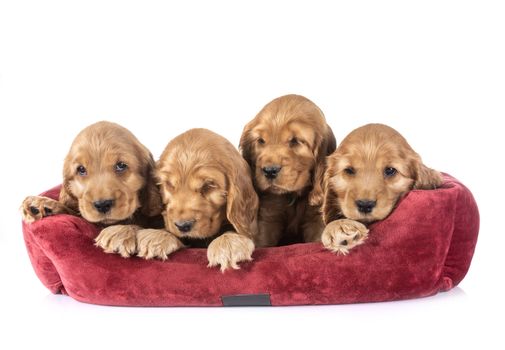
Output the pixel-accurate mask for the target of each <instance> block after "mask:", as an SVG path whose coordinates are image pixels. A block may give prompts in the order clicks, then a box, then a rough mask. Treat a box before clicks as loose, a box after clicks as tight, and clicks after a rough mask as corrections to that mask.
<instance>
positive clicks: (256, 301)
mask: <svg viewBox="0 0 505 350" xmlns="http://www.w3.org/2000/svg"><path fill="white" fill-rule="evenodd" d="M221 301H222V302H223V306H272V304H271V303H270V294H237V295H223V296H221Z"/></svg>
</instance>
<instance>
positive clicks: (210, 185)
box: [200, 181, 216, 195]
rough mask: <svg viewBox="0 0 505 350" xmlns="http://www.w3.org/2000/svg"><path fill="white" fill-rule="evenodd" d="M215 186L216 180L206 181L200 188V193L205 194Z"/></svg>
mask: <svg viewBox="0 0 505 350" xmlns="http://www.w3.org/2000/svg"><path fill="white" fill-rule="evenodd" d="M214 188H216V184H215V183H214V182H212V181H208V182H205V183H204V184H203V186H202V187H201V188H200V193H201V194H202V195H204V194H206V193H208V192H210V191H211V190H212V189H214Z"/></svg>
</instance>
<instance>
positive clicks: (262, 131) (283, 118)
mask: <svg viewBox="0 0 505 350" xmlns="http://www.w3.org/2000/svg"><path fill="white" fill-rule="evenodd" d="M335 143H336V142H335V137H334V135H333V132H332V130H331V128H330V127H329V126H328V125H327V124H326V121H325V118H324V115H323V113H322V111H321V110H320V109H319V108H318V107H317V106H316V105H315V104H314V103H313V102H312V101H310V100H309V99H307V98H305V97H303V96H299V95H286V96H282V97H279V98H276V99H274V100H273V101H271V102H270V103H268V104H267V105H266V106H265V107H264V108H263V109H262V110H261V111H260V112H259V113H258V115H257V116H256V117H255V118H254V119H253V120H251V121H250V122H249V123H248V124H247V125H246V126H245V127H244V131H243V133H242V137H241V139H240V149H241V151H242V155H243V157H244V159H245V160H246V161H247V162H248V163H249V166H250V167H251V169H252V172H253V177H254V184H255V187H256V189H257V191H258V193H259V195H260V212H259V234H258V236H257V239H256V244H257V245H258V246H273V245H277V244H278V243H279V241H280V239H281V238H282V236H283V234H284V233H287V234H291V235H295V236H296V235H301V236H303V239H304V240H305V241H314V240H317V239H319V238H320V234H321V231H322V229H323V223H322V220H321V218H320V215H319V207H318V206H319V205H320V204H321V203H322V197H323V191H322V181H323V174H324V170H325V157H326V156H327V155H329V154H331V153H332V152H333V151H334V150H335ZM272 167H274V168H275V167H277V168H280V170H279V171H278V173H277V175H276V177H275V178H272V176H270V175H268V173H267V172H266V171H267V170H268V169H269V168H272ZM267 175H268V176H267Z"/></svg>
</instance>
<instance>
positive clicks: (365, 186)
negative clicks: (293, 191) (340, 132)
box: [321, 124, 442, 254]
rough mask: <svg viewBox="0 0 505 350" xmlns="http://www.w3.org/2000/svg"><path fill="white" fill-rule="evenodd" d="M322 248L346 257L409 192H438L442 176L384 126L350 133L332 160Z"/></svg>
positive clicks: (391, 129)
mask: <svg viewBox="0 0 505 350" xmlns="http://www.w3.org/2000/svg"><path fill="white" fill-rule="evenodd" d="M324 184H325V186H324V187H325V193H324V201H323V210H322V212H323V218H324V222H325V224H326V225H327V226H326V228H325V229H324V232H323V234H322V238H321V240H322V243H323V245H324V246H325V247H326V248H328V249H330V250H332V251H334V252H337V253H341V254H347V253H348V252H349V250H350V249H352V248H353V247H355V246H357V245H360V244H362V243H363V242H364V241H365V239H366V238H367V235H368V229H367V227H366V226H365V225H366V224H368V223H371V222H374V221H377V220H382V219H384V218H385V217H386V216H388V215H389V213H391V211H392V210H393V209H394V207H395V205H396V203H397V202H398V200H399V199H400V198H401V197H402V196H403V195H405V194H406V193H407V192H408V191H410V190H411V189H434V188H436V187H439V186H440V185H441V184H442V176H441V175H440V173H439V172H437V171H435V170H433V169H430V168H428V167H426V166H425V165H424V164H423V163H422V161H421V157H420V156H419V155H418V154H417V153H416V152H414V150H413V149H412V148H411V147H410V146H409V144H408V143H407V141H406V140H405V138H403V136H402V135H400V134H399V133H398V132H397V131H396V130H394V129H393V128H390V127H389V126H386V125H382V124H368V125H365V126H362V127H360V128H358V129H356V130H354V131H352V132H351V133H350V134H349V135H348V136H347V137H346V138H345V139H344V140H343V141H342V143H341V144H340V145H339V147H338V148H337V150H336V151H335V152H334V153H333V154H332V155H331V156H329V157H328V166H327V170H326V173H325V181H324Z"/></svg>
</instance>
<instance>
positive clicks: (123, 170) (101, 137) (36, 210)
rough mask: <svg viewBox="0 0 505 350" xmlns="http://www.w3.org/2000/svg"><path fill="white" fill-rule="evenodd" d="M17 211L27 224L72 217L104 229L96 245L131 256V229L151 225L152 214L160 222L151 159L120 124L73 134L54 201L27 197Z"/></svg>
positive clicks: (133, 243)
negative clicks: (58, 215)
mask: <svg viewBox="0 0 505 350" xmlns="http://www.w3.org/2000/svg"><path fill="white" fill-rule="evenodd" d="M21 208H22V216H23V219H24V221H25V222H28V223H31V222H34V221H35V220H39V219H41V218H43V217H45V216H49V215H55V214H72V215H79V216H82V217H83V218H84V219H86V220H88V221H89V222H93V223H96V224H99V225H102V226H108V227H107V228H105V229H103V230H102V232H101V233H100V235H99V236H98V237H97V245H99V246H101V247H102V248H104V249H105V250H106V251H107V252H118V253H120V254H121V255H122V256H124V257H127V256H129V255H131V254H134V253H135V252H136V238H135V231H136V229H137V228H138V227H137V226H130V225H131V224H135V225H142V226H151V227H153V226H152V225H154V226H156V224H155V222H156V218H157V216H158V218H157V219H158V221H161V217H159V215H160V214H161V198H160V195H159V190H158V188H157V186H156V182H155V180H154V160H153V157H152V155H151V153H150V152H149V150H148V149H147V148H146V147H145V146H144V145H142V144H141V143H140V142H139V141H138V140H137V138H136V137H135V136H134V135H133V134H132V133H131V132H130V131H128V130H127V129H125V128H123V127H122V126H120V125H118V124H114V123H110V122H105V121H103V122H98V123H96V124H92V125H90V126H88V127H87V128H85V129H84V130H82V131H81V132H80V133H79V134H78V135H77V137H76V138H75V139H74V141H73V143H72V145H71V147H70V151H69V152H68V154H67V156H66V158H65V161H64V166H63V186H62V188H61V191H60V196H59V200H53V199H51V198H47V197H41V196H30V197H27V198H26V199H25V200H24V201H23V204H22V207H21ZM118 224H119V225H118ZM110 225H114V226H110Z"/></svg>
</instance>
